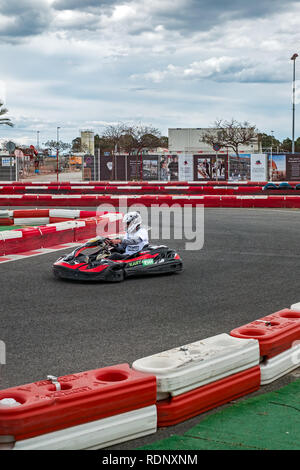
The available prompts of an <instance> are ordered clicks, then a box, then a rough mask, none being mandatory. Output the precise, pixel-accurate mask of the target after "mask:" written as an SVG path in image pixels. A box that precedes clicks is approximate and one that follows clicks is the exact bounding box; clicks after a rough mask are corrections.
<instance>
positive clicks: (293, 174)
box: [286, 154, 300, 181]
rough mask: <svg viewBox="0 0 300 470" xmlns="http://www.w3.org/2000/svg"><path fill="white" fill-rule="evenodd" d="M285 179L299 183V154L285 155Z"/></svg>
mask: <svg viewBox="0 0 300 470" xmlns="http://www.w3.org/2000/svg"><path fill="white" fill-rule="evenodd" d="M286 179H287V180H288V181H300V154H298V155H297V154H288V155H286Z"/></svg>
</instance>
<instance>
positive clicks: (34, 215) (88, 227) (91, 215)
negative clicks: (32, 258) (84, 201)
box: [0, 209, 123, 256]
mask: <svg viewBox="0 0 300 470" xmlns="http://www.w3.org/2000/svg"><path fill="white" fill-rule="evenodd" d="M73 212H74V213H73ZM41 215H42V216H45V217H43V219H41V217H40V216H41ZM60 216H61V217H60ZM83 216H84V217H83ZM10 217H11V219H10V220H12V221H13V222H16V221H22V222H23V223H24V224H27V223H29V224H32V223H38V222H40V221H41V220H43V221H46V222H47V221H52V220H56V221H57V222H55V223H46V225H41V226H37V227H28V228H22V229H16V230H6V231H2V232H0V256H5V255H9V254H18V253H25V252H31V251H34V250H38V249H40V248H50V247H54V246H57V245H61V244H63V243H73V242H77V241H78V242H80V241H82V240H86V239H88V238H92V237H95V236H96V235H99V236H104V237H106V236H109V235H114V234H116V233H119V232H122V231H123V228H122V226H121V222H122V219H123V214H122V213H119V212H117V213H109V212H104V211H103V212H99V213H97V212H95V211H80V210H75V211H70V210H69V211H68V210H59V209H58V210H51V209H50V210H49V209H47V210H43V209H42V210H39V209H37V210H34V211H32V210H28V212H27V211H26V210H15V211H10ZM77 217H78V218H77ZM59 220H62V221H61V222H59Z"/></svg>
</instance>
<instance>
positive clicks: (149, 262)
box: [142, 258, 154, 266]
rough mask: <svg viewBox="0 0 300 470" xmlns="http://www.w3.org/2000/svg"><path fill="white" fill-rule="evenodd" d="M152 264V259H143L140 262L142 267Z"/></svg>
mask: <svg viewBox="0 0 300 470" xmlns="http://www.w3.org/2000/svg"><path fill="white" fill-rule="evenodd" d="M153 263H154V259H153V258H150V259H143V260H142V264H143V266H149V264H153Z"/></svg>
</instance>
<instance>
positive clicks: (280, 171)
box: [268, 154, 286, 181]
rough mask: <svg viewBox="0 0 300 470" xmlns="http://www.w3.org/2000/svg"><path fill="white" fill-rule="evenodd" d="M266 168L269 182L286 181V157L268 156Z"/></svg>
mask: <svg viewBox="0 0 300 470" xmlns="http://www.w3.org/2000/svg"><path fill="white" fill-rule="evenodd" d="M268 167H269V176H270V179H271V181H285V180H286V155H283V154H281V155H269V156H268Z"/></svg>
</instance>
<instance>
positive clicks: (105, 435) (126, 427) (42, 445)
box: [13, 405, 157, 450]
mask: <svg viewBox="0 0 300 470" xmlns="http://www.w3.org/2000/svg"><path fill="white" fill-rule="evenodd" d="M156 431H157V411H156V406H155V405H152V406H148V407H146V408H141V409H138V410H134V411H129V412H128V413H122V414H119V415H116V416H111V417H109V418H104V419H100V420H98V421H92V422H90V423H85V424H80V425H78V426H73V427H70V428H66V429H61V430H60V431H55V432H51V433H48V434H43V435H41V436H37V437H33V438H30V439H24V440H23V441H17V442H15V445H14V447H13V450H96V449H103V448H104V447H110V446H113V445H115V444H119V443H120V442H125V441H129V440H132V439H137V438H139V437H142V436H147V435H149V434H154V433H155V432H156Z"/></svg>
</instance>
